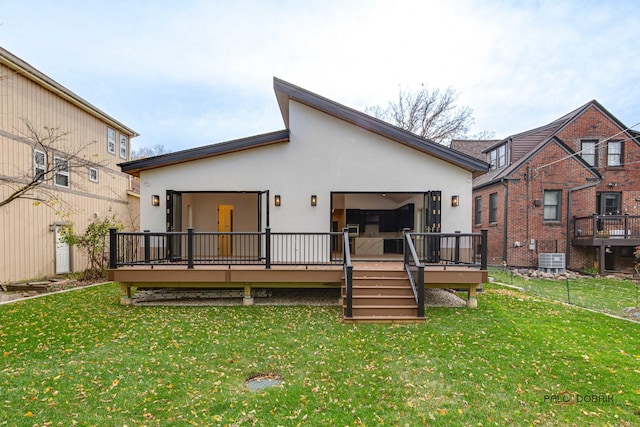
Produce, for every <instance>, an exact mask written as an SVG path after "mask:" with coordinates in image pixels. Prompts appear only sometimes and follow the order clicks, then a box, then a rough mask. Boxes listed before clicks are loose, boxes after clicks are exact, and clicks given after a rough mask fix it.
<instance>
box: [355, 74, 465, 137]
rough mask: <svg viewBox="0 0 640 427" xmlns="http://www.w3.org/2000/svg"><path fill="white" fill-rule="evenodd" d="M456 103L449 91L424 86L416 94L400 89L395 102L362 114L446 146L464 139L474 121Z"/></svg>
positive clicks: (370, 109)
mask: <svg viewBox="0 0 640 427" xmlns="http://www.w3.org/2000/svg"><path fill="white" fill-rule="evenodd" d="M457 99H458V95H457V93H456V92H455V91H454V90H453V89H452V88H447V89H446V90H445V91H441V90H440V89H433V90H431V91H430V90H429V89H428V88H426V87H425V86H424V85H422V86H420V88H418V89H417V90H405V89H403V88H402V87H400V89H399V91H398V99H397V100H396V101H390V102H389V103H388V105H387V106H386V107H382V106H379V105H376V106H372V107H367V108H366V109H365V112H366V113H367V114H371V115H372V116H374V117H377V118H379V119H381V120H384V121H386V122H389V123H392V124H394V125H396V126H398V127H401V128H402V129H405V130H407V131H409V132H413V133H415V134H417V135H420V136H421V137H423V138H426V139H429V140H431V141H435V142H438V143H441V144H448V143H449V141H451V139H452V138H456V137H460V136H463V135H465V134H466V133H467V131H468V130H469V126H471V125H472V124H473V121H474V120H473V117H472V115H471V114H472V112H473V111H472V110H471V108H469V107H464V106H462V107H459V106H457V105H456V101H457Z"/></svg>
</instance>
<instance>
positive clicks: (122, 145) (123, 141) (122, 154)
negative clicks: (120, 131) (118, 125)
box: [120, 135, 127, 159]
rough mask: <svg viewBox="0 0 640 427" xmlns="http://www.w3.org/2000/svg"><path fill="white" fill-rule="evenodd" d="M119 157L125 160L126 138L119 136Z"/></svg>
mask: <svg viewBox="0 0 640 427" xmlns="http://www.w3.org/2000/svg"><path fill="white" fill-rule="evenodd" d="M120 157H121V158H123V159H126V158H127V137H126V136H124V135H120Z"/></svg>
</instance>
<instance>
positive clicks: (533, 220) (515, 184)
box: [474, 106, 640, 269]
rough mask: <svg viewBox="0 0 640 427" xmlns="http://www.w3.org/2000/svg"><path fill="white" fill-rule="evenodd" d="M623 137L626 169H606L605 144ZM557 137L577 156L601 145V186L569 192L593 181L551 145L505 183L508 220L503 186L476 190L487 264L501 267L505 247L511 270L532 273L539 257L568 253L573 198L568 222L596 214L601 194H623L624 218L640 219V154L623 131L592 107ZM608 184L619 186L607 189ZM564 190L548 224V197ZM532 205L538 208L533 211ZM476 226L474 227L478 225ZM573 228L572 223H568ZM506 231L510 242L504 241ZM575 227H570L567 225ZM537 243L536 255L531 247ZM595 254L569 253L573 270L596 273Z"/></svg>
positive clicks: (592, 251) (585, 251) (476, 227)
mask: <svg viewBox="0 0 640 427" xmlns="http://www.w3.org/2000/svg"><path fill="white" fill-rule="evenodd" d="M616 134H619V135H618V136H616V137H614V138H613V140H622V141H623V158H624V166H623V167H617V168H607V167H606V163H607V145H606V140H607V138H610V137H612V136H613V135H616ZM557 137H558V139H559V140H560V141H562V142H563V143H564V144H566V145H567V146H569V147H570V148H571V149H572V150H575V151H579V150H580V148H581V141H582V140H585V139H589V140H596V141H598V142H602V143H601V144H598V150H597V155H598V165H599V167H598V169H597V170H598V172H599V173H600V174H602V175H603V180H602V182H601V183H598V184H597V185H593V186H589V187H588V188H585V189H581V190H574V191H569V190H570V189H575V188H576V187H579V186H584V185H588V184H589V181H587V178H594V175H593V174H592V173H591V172H590V171H589V170H587V169H586V168H585V167H584V166H583V165H582V164H581V163H580V162H578V161H577V160H576V159H575V158H574V157H571V156H569V153H568V152H567V151H566V150H565V149H563V148H562V145H561V144H560V143H556V142H551V143H549V144H547V145H546V146H545V147H544V148H542V149H541V150H540V151H538V152H537V153H536V154H535V155H534V156H533V157H532V158H531V159H530V160H529V161H528V162H526V163H524V164H523V165H521V166H520V167H519V168H518V170H516V171H514V172H513V173H512V174H511V175H510V177H509V180H508V181H507V183H506V188H507V190H506V191H507V194H508V200H507V203H508V205H507V206H508V208H509V211H508V213H507V217H506V223H505V214H504V203H505V200H504V194H505V186H504V185H503V184H502V183H498V184H495V185H493V186H491V187H487V188H483V189H480V190H474V198H475V197H477V196H481V197H482V223H481V224H478V225H474V231H477V232H478V231H479V230H480V229H481V228H488V230H489V236H488V237H489V247H488V261H489V264H492V265H498V264H500V263H502V261H503V257H504V256H505V254H504V247H505V244H506V262H507V264H508V265H510V266H523V267H533V266H537V264H538V253H541V252H561V253H567V232H568V231H569V233H572V232H573V230H568V224H567V208H568V206H567V204H568V201H569V194H571V206H570V214H569V215H570V217H571V218H573V217H574V216H588V215H591V214H593V213H595V212H596V210H597V206H596V193H597V192H600V191H620V192H622V207H623V212H621V213H629V214H630V215H640V202H639V201H637V200H636V199H640V149H639V147H638V145H637V144H636V143H635V142H633V141H625V138H626V136H625V134H620V128H619V127H618V126H617V125H616V124H615V123H614V122H612V121H611V120H610V119H609V118H608V116H607V115H605V114H603V113H602V112H601V111H600V110H599V109H597V108H596V107H595V106H591V107H590V108H589V109H588V110H587V111H585V112H584V113H583V114H581V115H580V116H579V117H578V118H577V119H575V120H574V121H573V122H571V123H570V124H569V125H567V126H566V127H565V128H564V129H563V130H562V131H561V132H559V133H558V134H557ZM609 183H616V185H615V186H609ZM545 190H560V191H561V203H560V219H559V221H544V220H543V213H544V206H543V205H544V191H545ZM492 193H497V195H498V215H497V222H496V223H489V222H488V219H489V195H490V194H492ZM534 201H539V202H540V205H539V206H535V204H537V203H534ZM474 222H475V221H474ZM569 222H570V221H569ZM505 225H506V232H507V235H506V240H505ZM569 225H571V223H570V224H569ZM532 239H533V240H535V245H534V247H533V249H530V247H529V245H530V243H531V240H532ZM596 259H597V252H596V250H595V249H593V248H580V247H573V248H571V251H570V258H569V261H570V265H569V267H571V268H579V269H582V268H585V267H593V265H594V261H595V260H596Z"/></svg>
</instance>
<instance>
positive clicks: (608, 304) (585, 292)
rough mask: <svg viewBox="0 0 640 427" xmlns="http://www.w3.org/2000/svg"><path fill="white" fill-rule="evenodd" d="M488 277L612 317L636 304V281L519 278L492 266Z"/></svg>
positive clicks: (638, 298) (639, 288) (638, 297)
mask: <svg viewBox="0 0 640 427" xmlns="http://www.w3.org/2000/svg"><path fill="white" fill-rule="evenodd" d="M489 276H491V277H493V278H494V279H495V280H496V281H497V282H501V283H505V284H508V285H514V286H518V287H521V288H524V289H525V290H526V291H527V292H529V293H532V294H535V295H539V296H541V297H544V298H548V299H552V300H555V301H560V302H566V303H571V304H574V305H578V306H580V307H586V308H590V309H593V310H598V311H602V312H605V313H611V314H615V315H616V316H625V313H624V311H623V310H624V309H625V308H627V307H640V305H639V303H640V284H639V283H638V281H637V280H629V279H625V278H607V277H597V278H596V277H580V278H579V279H569V280H555V279H537V278H523V277H519V276H516V275H512V274H511V273H510V271H505V270H503V269H500V268H495V267H494V268H489Z"/></svg>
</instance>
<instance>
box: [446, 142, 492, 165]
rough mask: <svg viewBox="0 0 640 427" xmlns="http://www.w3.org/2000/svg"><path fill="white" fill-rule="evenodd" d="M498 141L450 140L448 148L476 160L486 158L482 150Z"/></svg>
mask: <svg viewBox="0 0 640 427" xmlns="http://www.w3.org/2000/svg"><path fill="white" fill-rule="evenodd" d="M498 141H500V140H499V139H452V140H451V144H450V145H449V148H451V149H452V150H456V151H459V152H461V153H465V154H467V155H469V156H472V157H475V158H476V159H478V160H484V159H486V158H487V155H486V154H485V152H484V150H485V149H486V148H487V147H489V146H491V145H493V144H494V143H496V142H498Z"/></svg>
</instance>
